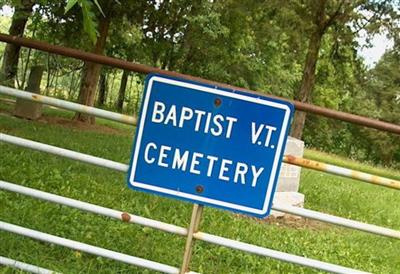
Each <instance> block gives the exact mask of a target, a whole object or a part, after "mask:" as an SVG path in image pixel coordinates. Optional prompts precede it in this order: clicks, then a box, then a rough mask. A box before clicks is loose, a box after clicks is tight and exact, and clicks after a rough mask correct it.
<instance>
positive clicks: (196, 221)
mask: <svg viewBox="0 0 400 274" xmlns="http://www.w3.org/2000/svg"><path fill="white" fill-rule="evenodd" d="M203 207H204V206H203V205H199V204H194V205H193V210H192V218H191V220H190V225H189V229H188V234H187V238H186V245H185V253H184V254H183V261H182V267H181V270H180V272H179V274H185V273H187V272H189V265H190V259H191V258H192V251H193V240H194V238H193V234H194V233H196V232H198V229H199V225H200V220H201V215H202V213H203Z"/></svg>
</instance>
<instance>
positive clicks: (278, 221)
mask: <svg viewBox="0 0 400 274" xmlns="http://www.w3.org/2000/svg"><path fill="white" fill-rule="evenodd" d="M260 221H261V222H266V223H268V224H273V225H277V226H285V227H291V228H296V229H311V230H322V229H327V228H329V227H330V225H329V224H326V223H323V222H319V221H315V220H312V219H307V218H302V217H298V216H294V215H290V214H285V216H283V217H274V216H269V217H267V218H265V219H264V220H260Z"/></svg>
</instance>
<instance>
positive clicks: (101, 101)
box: [97, 69, 107, 106]
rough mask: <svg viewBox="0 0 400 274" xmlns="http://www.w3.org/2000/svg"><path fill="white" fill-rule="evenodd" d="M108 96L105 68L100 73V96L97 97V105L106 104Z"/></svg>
mask: <svg viewBox="0 0 400 274" xmlns="http://www.w3.org/2000/svg"><path fill="white" fill-rule="evenodd" d="M106 96H107V73H106V72H105V70H104V69H103V70H102V71H101V74H100V80H99V98H98V99H97V105H99V106H104V104H105V102H106Z"/></svg>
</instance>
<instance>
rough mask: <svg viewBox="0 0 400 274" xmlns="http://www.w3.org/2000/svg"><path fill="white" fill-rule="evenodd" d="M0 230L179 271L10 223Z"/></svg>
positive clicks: (172, 273) (165, 269)
mask: <svg viewBox="0 0 400 274" xmlns="http://www.w3.org/2000/svg"><path fill="white" fill-rule="evenodd" d="M0 230H4V231H8V232H11V233H15V234H18V235H22V236H26V237H29V238H33V239H36V240H39V241H43V242H47V243H52V244H56V245H60V246H64V247H67V248H71V249H74V250H79V251H82V252H85V253H90V254H93V255H96V256H101V257H105V258H109V259H113V260H115V261H119V262H123V263H127V264H131V265H135V266H139V267H143V268H148V269H152V270H156V271H160V272H164V273H171V274H179V269H178V268H176V267H173V266H169V265H166V264H161V263H157V262H154V261H150V260H146V259H142V258H139V257H135V256H131V255H127V254H123V253H120V252H115V251H112V250H108V249H105V248H101V247H97V246H93V245H88V244H85V243H81V242H77V241H73V240H69V239H65V238H62V237H58V236H54V235H51V234H47V233H43V232H40V231H37V230H33V229H28V228H25V227H22V226H17V225H13V224H10V223H6V222H2V221H0ZM189 273H191V274H194V273H196V272H189Z"/></svg>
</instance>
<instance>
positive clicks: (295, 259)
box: [0, 34, 400, 273]
mask: <svg viewBox="0 0 400 274" xmlns="http://www.w3.org/2000/svg"><path fill="white" fill-rule="evenodd" d="M0 41H3V42H7V43H14V44H17V45H19V46H24V47H29V48H34V49H38V50H43V51H47V52H49V53H55V54H59V55H63V56H68V57H73V58H78V59H81V60H84V61H90V62H96V63H100V64H104V65H109V66H112V67H116V68H121V69H126V70H130V71H135V72H139V73H145V74H146V73H150V72H156V73H161V74H164V75H170V76H178V77H182V78H185V79H190V80H196V81H201V82H203V83H208V84H213V85H217V86H221V87H226V88H230V89H235V90H243V89H242V88H239V87H233V86H230V85H227V84H223V83H216V82H213V81H209V80H205V79H201V78H197V77H193V76H190V75H185V74H180V73H177V72H171V71H165V70H161V69H158V68H154V67H150V66H146V65H142V64H137V63H131V62H127V61H124V60H119V59H116V58H111V57H107V56H101V55H96V54H93V53H88V52H84V51H80V50H76V49H72V48H66V47H62V46H55V45H50V44H47V43H44V42H40V41H34V40H31V39H26V38H22V37H15V36H10V35H6V34H0ZM246 91H247V90H246ZM0 94H4V95H9V96H13V97H17V98H21V99H26V100H30V101H35V102H40V103H42V104H47V105H51V106H55V107H59V108H63V109H66V110H71V111H76V112H81V113H86V114H90V115H93V116H96V117H101V118H105V119H108V120H112V121H116V122H120V123H125V124H129V125H135V124H136V118H134V117H130V116H126V115H122V114H119V113H114V112H110V111H105V110H102V109H98V108H94V107H88V106H84V105H80V104H76V103H72V102H68V101H63V100H59V99H55V98H51V97H46V96H42V95H38V94H34V93H29V92H25V91H21V90H16V89H12V88H7V87H3V86H0ZM281 99H283V98H281ZM292 103H293V104H294V105H295V107H296V110H300V111H306V112H310V113H314V114H317V115H322V116H325V117H329V118H333V119H337V120H342V121H346V122H351V123H355V124H359V125H364V126H367V127H371V128H375V129H379V130H383V131H388V132H392V133H395V134H400V125H395V124H390V123H386V122H382V121H379V120H374V119H370V118H367V117H362V116H358V115H354V114H349V113H344V112H340V111H335V110H330V109H326V108H322V107H318V106H314V105H311V104H307V103H303V102H299V101H292ZM0 142H3V143H8V144H13V145H17V146H21V147H25V148H29V149H34V150H38V151H42V152H45V153H50V154H53V155H58V156H61V157H66V158H69V159H73V160H76V161H81V162H85V163H89V164H93V165H96V166H100V167H104V168H108V169H112V170H116V171H120V172H124V173H126V172H127V170H128V165H126V164H124V163H118V162H115V161H111V160H108V159H103V158H100V157H95V156H92V155H87V154H84V153H80V152H76V151H72V150H68V149H64V148H60V147H56V146H51V145H47V144H42V143H39V142H35V141H31V140H27V139H23V138H19V137H16V136H11V135H7V134H4V133H0ZM283 161H284V162H286V163H288V164H292V165H297V166H301V167H305V168H310V169H314V170H319V171H322V172H326V173H331V174H336V175H339V176H344V177H348V178H353V179H357V180H360V181H363V182H367V183H371V184H375V185H380V186H385V187H389V188H394V189H400V181H397V180H393V179H388V178H384V177H380V176H376V175H373V174H368V173H365V172H360V171H356V170H353V169H351V168H344V167H338V166H334V165H330V164H326V163H321V162H317V161H311V160H309V159H304V158H298V157H294V156H291V155H286V156H285V157H284V158H283ZM0 189H2V190H4V191H10V192H15V193H19V194H22V195H25V196H30V197H34V198H37V199H41V200H45V201H49V202H53V203H56V204H60V205H64V206H68V207H72V208H76V209H80V210H82V211H86V212H91V213H93V214H98V215H102V216H107V217H109V218H113V219H117V220H120V221H123V222H127V223H132V224H137V225H142V226H145V227H150V228H154V229H157V230H161V231H164V232H167V233H172V234H176V235H179V236H183V237H186V246H185V252H184V254H183V259H182V265H181V266H180V267H176V266H169V265H166V264H161V263H158V262H154V261H150V260H146V259H142V258H139V257H134V256H131V255H127V254H122V253H119V252H116V251H112V250H108V249H104V248H101V247H97V246H92V245H88V244H85V243H81V242H77V241H72V240H69V239H65V238H61V237H58V236H55V235H50V234H46V233H43V232H40V231H36V230H32V229H28V228H25V227H21V226H17V225H14V224H10V223H6V222H2V221H0V230H4V231H8V232H12V233H16V234H19V235H23V236H26V237H30V238H33V239H37V240H40V241H44V242H49V243H53V244H56V245H60V246H64V247H68V248H72V249H75V250H80V251H83V252H86V253H90V254H94V255H97V256H102V257H107V258H111V259H114V260H117V261H121V262H124V263H127V264H131V265H136V266H139V267H144V268H148V269H152V270H156V271H161V272H165V273H195V272H190V271H189V265H190V261H191V255H192V248H193V244H194V241H193V240H201V241H205V242H208V243H212V244H216V245H220V246H225V247H227V248H232V249H236V250H241V251H244V252H248V253H251V254H256V255H260V256H264V257H270V258H274V259H278V260H282V261H286V262H289V263H294V264H298V265H302V266H307V267H312V268H316V269H319V270H324V271H330V272H335V273H365V272H362V271H358V270H355V269H351V268H347V267H344V266H339V265H335V264H331V263H327V262H322V261H319V260H314V259H310V258H305V257H301V256H297V255H293V254H288V253H285V252H281V251H276V250H272V249H268V248H265V247H261V246H256V245H253V244H248V243H243V242H240V241H236V240H232V239H228V238H224V237H221V236H216V235H211V234H208V233H205V232H200V231H198V229H199V223H200V219H201V216H202V209H203V207H202V206H201V205H197V204H195V205H194V206H193V212H192V217H191V222H190V225H189V227H188V228H184V227H179V226H176V225H173V224H168V223H164V222H160V221H157V220H153V219H149V218H145V217H141V216H137V215H134V214H131V213H128V212H122V211H118V210H114V209H110V208H106V207H102V206H100V205H94V204H90V203H87V202H84V201H79V200H74V199H71V198H67V197H63V196H59V195H55V194H51V193H47V192H43V191H40V190H36V189H32V188H28V187H24V186H21V185H18V184H14V183H10V182H5V181H1V180H0ZM272 208H273V209H274V210H276V211H280V212H284V213H289V214H293V215H297V216H301V217H305V218H310V219H314V220H318V221H322V222H326V223H330V224H334V225H338V226H342V227H347V228H350V229H356V230H360V231H364V232H367V233H372V234H376V235H380V236H385V237H390V238H395V239H400V231H396V230H393V229H389V228H385V227H380V226H376V225H372V224H367V223H363V222H358V221H354V220H350V219H346V218H342V217H338V216H333V215H329V214H325V213H321V212H317V211H313V210H309V209H304V208H298V207H293V206H287V205H282V204H273V207H272ZM0 264H4V265H8V266H11V267H15V268H19V269H23V270H26V271H30V272H33V273H53V272H52V271H51V270H48V269H44V268H41V267H38V266H33V265H30V264H27V263H24V262H19V261H16V260H13V259H10V258H5V257H0Z"/></svg>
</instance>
